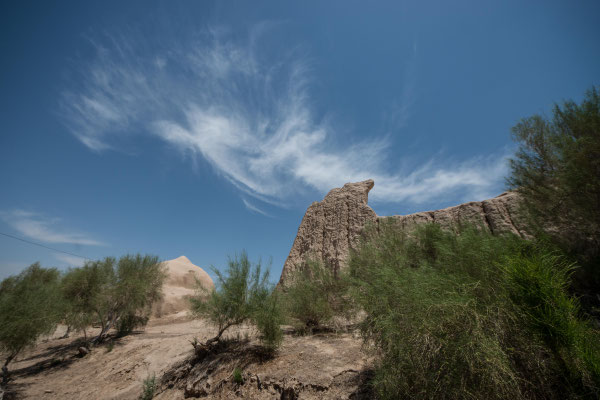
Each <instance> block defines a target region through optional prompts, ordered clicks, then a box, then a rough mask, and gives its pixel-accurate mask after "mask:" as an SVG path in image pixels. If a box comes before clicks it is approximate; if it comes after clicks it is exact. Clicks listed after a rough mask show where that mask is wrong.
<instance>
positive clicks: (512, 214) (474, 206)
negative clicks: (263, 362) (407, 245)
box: [377, 192, 527, 237]
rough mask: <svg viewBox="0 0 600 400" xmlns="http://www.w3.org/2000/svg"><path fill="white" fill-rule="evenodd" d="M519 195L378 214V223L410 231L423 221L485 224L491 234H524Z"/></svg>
mask: <svg viewBox="0 0 600 400" xmlns="http://www.w3.org/2000/svg"><path fill="white" fill-rule="evenodd" d="M517 200H518V195H517V194H516V193H514V192H506V193H502V194H501V195H500V196H498V197H494V198H493V199H489V200H484V201H472V202H469V203H464V204H461V205H458V206H454V207H448V208H444V209H442V210H435V211H425V212H418V213H415V214H409V215H394V216H391V217H378V218H377V219H378V222H379V223H383V222H388V221H393V222H395V223H397V224H400V225H401V226H402V228H404V229H407V230H410V229H412V228H414V227H415V226H417V225H419V224H423V223H431V222H433V223H436V224H439V225H440V226H442V227H443V228H445V229H451V230H457V229H458V227H459V226H460V225H461V224H466V223H468V224H474V225H478V226H482V227H484V228H485V229H487V230H488V231H490V232H492V233H502V232H510V233H514V234H515V235H519V236H521V237H526V236H527V233H526V232H525V230H524V227H523V225H522V224H519V223H518V220H519V217H518V213H517Z"/></svg>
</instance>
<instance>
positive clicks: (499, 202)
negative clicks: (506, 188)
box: [279, 179, 527, 287]
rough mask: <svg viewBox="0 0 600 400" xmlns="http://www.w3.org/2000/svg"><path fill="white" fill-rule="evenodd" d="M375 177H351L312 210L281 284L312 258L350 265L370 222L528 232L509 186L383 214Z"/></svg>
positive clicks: (334, 265)
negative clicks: (438, 205)
mask: <svg viewBox="0 0 600 400" xmlns="http://www.w3.org/2000/svg"><path fill="white" fill-rule="evenodd" d="M373 186H374V182H373V180H370V179H369V180H366V181H363V182H357V183H347V184H345V185H344V186H343V187H342V188H336V189H333V190H331V191H330V192H329V193H328V194H327V196H325V198H324V199H323V200H322V201H320V202H314V203H312V204H311V205H310V207H308V210H306V214H305V215H304V218H302V222H301V223H300V227H299V228H298V234H297V235H296V239H295V240H294V244H293V245H292V249H291V250H290V254H289V256H288V258H287V260H286V261H285V264H284V266H283V271H282V273H281V278H280V280H279V286H280V287H285V286H286V285H287V284H289V281H290V277H291V276H293V274H294V272H295V271H297V270H298V269H299V268H302V265H303V263H304V262H305V260H306V259H307V258H312V259H315V260H319V261H324V262H325V263H326V264H327V265H329V266H330V267H331V268H332V269H333V271H334V273H337V272H338V271H339V270H340V269H342V268H344V267H345V265H346V262H347V259H348V256H349V254H350V250H351V249H354V248H355V247H356V245H357V244H358V240H359V237H360V234H361V232H362V230H363V229H364V227H365V225H367V224H368V223H374V224H376V226H378V225H379V224H381V223H386V222H392V223H397V224H399V225H401V226H402V227H403V228H405V229H411V228H413V227H415V226H416V225H419V224H423V223H436V224H440V225H441V226H442V227H444V228H446V229H453V230H456V229H457V228H458V226H460V225H461V224H465V223H470V224H476V225H480V226H482V227H483V228H484V229H487V230H489V231H490V232H492V233H501V232H511V233H514V234H516V235H519V236H521V237H526V236H527V233H526V232H525V229H524V226H523V224H522V223H520V222H519V218H518V213H517V206H518V205H517V203H518V201H517V200H518V195H517V194H516V193H514V192H506V193H503V194H501V195H500V196H498V197H494V198H493V199H489V200H484V201H473V202H470V203H465V204H461V205H458V206H454V207H449V208H445V209H442V210H436V211H425V212H419V213H415V214H409V215H394V216H388V217H380V216H377V214H375V211H373V209H372V208H371V207H369V206H368V205H367V201H368V195H369V191H370V190H371V189H372V188H373Z"/></svg>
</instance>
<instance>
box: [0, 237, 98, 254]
mask: <svg viewBox="0 0 600 400" xmlns="http://www.w3.org/2000/svg"><path fill="white" fill-rule="evenodd" d="M0 235H4V236H6V237H9V238H12V239H16V240H20V241H21V242H25V243H29V244H33V245H35V246H39V247H43V248H45V249H48V250H52V251H57V252H59V253H64V254H68V255H70V256H75V257H79V258H83V259H84V260H91V259H90V258H87V257H84V256H80V255H79V254H74V253H69V252H68V251H64V250H59V249H55V248H54V247H49V246H44V245H43V244H39V243H36V242H31V241H29V240H26V239H21V238H20V237H16V236H13V235H9V234H8V233H2V232H0Z"/></svg>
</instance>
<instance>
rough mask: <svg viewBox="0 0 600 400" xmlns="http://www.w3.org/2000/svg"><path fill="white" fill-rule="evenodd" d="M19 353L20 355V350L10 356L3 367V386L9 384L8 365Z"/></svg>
mask: <svg viewBox="0 0 600 400" xmlns="http://www.w3.org/2000/svg"><path fill="white" fill-rule="evenodd" d="M18 353H19V350H17V351H15V352H14V353H12V354H10V355H9V356H8V358H7V359H6V361H5V362H4V365H3V366H2V384H3V385H6V384H7V383H8V364H9V363H10V362H11V361H12V360H13V359H14V358H15V357H16V356H17V354H18Z"/></svg>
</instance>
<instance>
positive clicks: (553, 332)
mask: <svg viewBox="0 0 600 400" xmlns="http://www.w3.org/2000/svg"><path fill="white" fill-rule="evenodd" d="M367 238H368V239H366V240H365V241H364V242H363V243H362V244H361V246H360V248H359V250H358V251H357V252H354V253H353V254H352V257H351V260H350V273H351V282H352V289H351V292H352V294H353V297H354V298H355V299H356V301H357V303H358V305H359V306H360V307H362V308H363V309H364V310H365V311H366V313H367V317H366V319H365V320H364V322H363V323H362V326H361V329H362V333H363V336H364V339H365V341H366V343H368V344H371V345H373V347H374V349H375V350H376V351H377V354H379V356H380V363H379V366H378V368H377V371H376V375H375V378H374V382H373V384H374V387H375V389H376V392H377V394H378V395H379V396H380V397H381V398H421V399H429V398H440V399H457V398H473V399H479V398H490V399H494V398H496V399H500V398H502V399H505V398H513V399H531V398H544V399H547V398H550V399H551V398H556V399H559V398H560V399H563V398H577V397H580V396H589V397H594V396H596V395H597V394H598V382H599V380H598V373H597V369H596V368H597V365H598V364H597V360H598V355H599V353H598V350H597V347H596V346H597V343H598V337H597V335H596V332H594V331H592V330H591V328H589V327H588V326H587V324H586V323H585V322H582V321H581V320H579V319H578V316H577V308H576V307H575V306H574V305H575V304H576V302H575V300H573V299H571V298H569V296H568V295H567V294H566V292H565V290H564V282H565V281H566V280H568V271H567V270H566V269H565V267H564V265H562V264H560V262H562V261H561V259H560V258H551V257H552V256H551V255H549V254H548V251H547V250H545V249H543V248H538V247H536V246H534V245H532V244H527V243H524V242H523V241H521V240H520V239H517V238H516V237H513V236H492V235H490V234H487V233H484V232H482V231H479V230H477V229H474V228H464V229H463V230H462V232H461V233H460V235H455V234H453V233H449V232H444V231H442V230H441V229H440V228H439V227H438V226H436V225H427V226H422V227H419V228H418V229H417V230H416V231H415V232H413V233H411V234H410V235H408V234H407V233H406V232H403V231H402V230H400V229H399V228H398V227H396V226H394V225H391V224H390V225H385V224H384V225H381V226H380V233H379V235H375V234H370V235H367ZM540 257H541V258H540ZM542 260H543V261H542ZM557 263H559V265H557ZM531 285H538V286H539V287H541V288H551V289H550V290H545V289H542V290H540V291H536V290H533V291H532V289H531ZM564 326H567V327H570V328H567V329H565V328H564ZM561 335H562V336H561ZM561 337H562V339H558V338H561ZM586 343H587V344H586Z"/></svg>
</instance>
